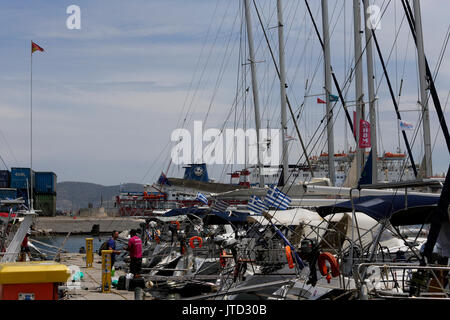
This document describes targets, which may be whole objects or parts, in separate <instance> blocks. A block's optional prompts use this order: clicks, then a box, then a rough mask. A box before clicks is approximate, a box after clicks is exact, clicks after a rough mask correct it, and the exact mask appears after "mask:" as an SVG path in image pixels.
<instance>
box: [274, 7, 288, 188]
mask: <svg viewBox="0 0 450 320" xmlns="http://www.w3.org/2000/svg"><path fill="white" fill-rule="evenodd" d="M277 16H278V49H279V60H280V92H281V131H282V132H281V141H282V143H283V183H284V184H287V178H288V173H289V172H288V169H289V155H288V148H287V141H286V135H287V118H286V66H285V62H284V33H283V29H284V25H283V8H282V5H281V0H277Z"/></svg>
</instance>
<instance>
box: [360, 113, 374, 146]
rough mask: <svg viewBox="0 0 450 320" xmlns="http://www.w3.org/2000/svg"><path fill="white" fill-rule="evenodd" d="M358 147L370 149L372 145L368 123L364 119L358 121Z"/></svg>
mask: <svg viewBox="0 0 450 320" xmlns="http://www.w3.org/2000/svg"><path fill="white" fill-rule="evenodd" d="M359 147H360V148H370V147H372V144H371V143H370V123H369V122H368V121H365V120H364V119H360V121H359Z"/></svg>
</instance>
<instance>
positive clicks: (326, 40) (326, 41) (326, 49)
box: [322, 0, 336, 186]
mask: <svg viewBox="0 0 450 320" xmlns="http://www.w3.org/2000/svg"><path fill="white" fill-rule="evenodd" d="M322 29H323V30H322V32H323V55H324V68H325V96H326V116H327V141H328V175H329V177H330V181H331V185H333V186H334V185H335V184H336V172H335V168H334V132H333V110H332V108H331V101H330V94H331V67H330V65H331V63H330V60H331V58H330V31H329V24H328V0H322Z"/></svg>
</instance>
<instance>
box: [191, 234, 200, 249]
mask: <svg viewBox="0 0 450 320" xmlns="http://www.w3.org/2000/svg"><path fill="white" fill-rule="evenodd" d="M194 240H198V247H199V248H201V247H202V244H203V239H202V238H201V237H199V236H195V237H192V238H190V239H189V245H190V246H191V248H192V249H195V245H194Z"/></svg>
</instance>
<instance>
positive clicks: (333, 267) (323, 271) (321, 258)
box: [317, 252, 340, 283]
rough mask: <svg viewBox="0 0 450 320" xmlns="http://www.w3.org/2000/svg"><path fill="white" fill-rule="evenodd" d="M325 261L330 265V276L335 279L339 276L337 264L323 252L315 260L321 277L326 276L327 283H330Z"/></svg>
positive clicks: (329, 255)
mask: <svg viewBox="0 0 450 320" xmlns="http://www.w3.org/2000/svg"><path fill="white" fill-rule="evenodd" d="M326 261H328V263H329V264H330V267H331V276H333V277H337V276H339V274H340V272H339V263H338V262H337V259H336V258H335V257H334V256H333V255H332V254H331V253H329V252H323V253H321V254H320V255H319V258H318V260H317V264H318V265H319V271H320V274H321V275H322V276H327V281H328V283H330V280H331V276H330V271H329V270H328V267H327V264H326Z"/></svg>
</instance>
